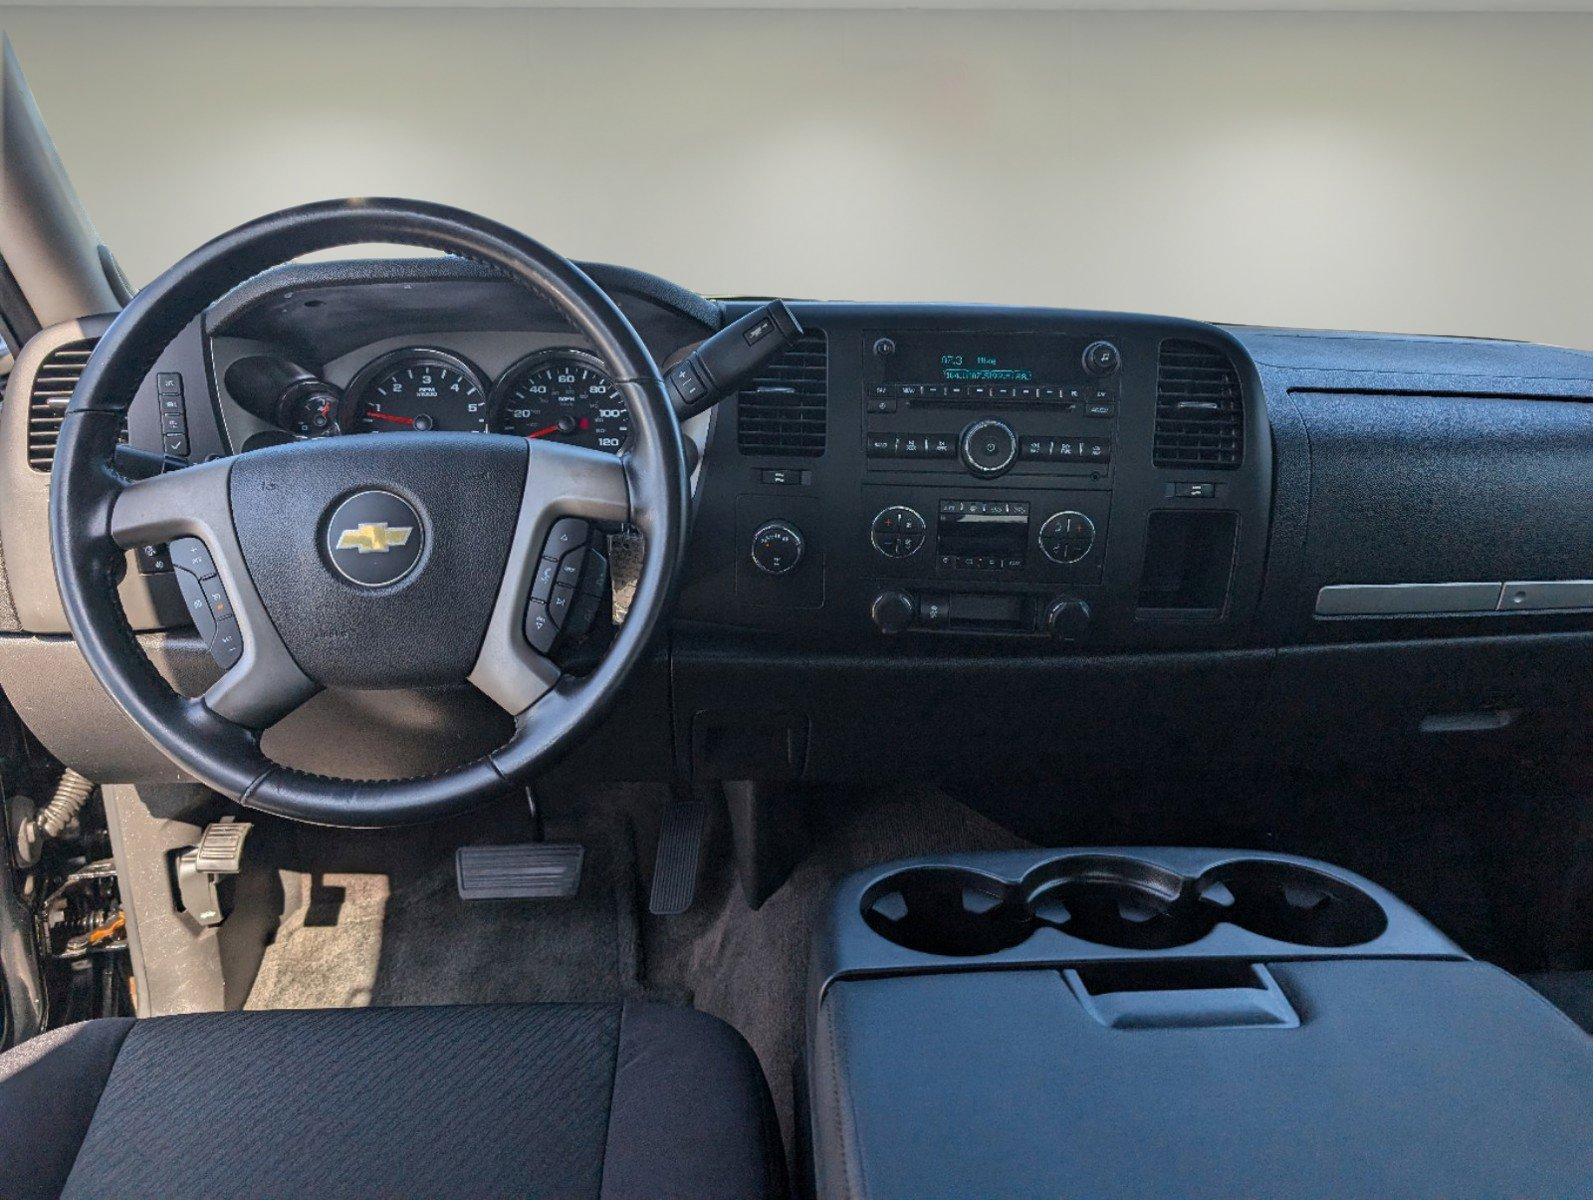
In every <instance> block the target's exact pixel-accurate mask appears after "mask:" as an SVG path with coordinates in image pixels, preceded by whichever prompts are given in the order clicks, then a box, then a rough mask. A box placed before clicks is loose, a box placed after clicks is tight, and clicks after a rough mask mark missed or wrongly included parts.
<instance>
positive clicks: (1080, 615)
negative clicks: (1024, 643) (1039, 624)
mask: <svg viewBox="0 0 1593 1200" xmlns="http://www.w3.org/2000/svg"><path fill="white" fill-rule="evenodd" d="M1045 627H1046V629H1047V630H1048V631H1049V632H1050V634H1051V636H1052V637H1054V638H1055V639H1056V640H1057V641H1059V642H1076V641H1079V640H1080V639H1081V638H1082V637H1083V636H1084V634H1085V633H1086V632H1087V631H1088V630H1089V628H1090V606H1089V605H1088V604H1086V603H1085V602H1084V601H1083V600H1079V599H1077V598H1075V597H1073V596H1058V597H1057V598H1056V599H1055V600H1053V601H1051V606H1050V607H1049V608H1047V609H1046V610H1045Z"/></svg>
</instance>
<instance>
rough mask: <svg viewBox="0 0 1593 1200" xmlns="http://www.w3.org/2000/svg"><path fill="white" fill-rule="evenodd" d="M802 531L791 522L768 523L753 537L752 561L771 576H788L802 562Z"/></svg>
mask: <svg viewBox="0 0 1593 1200" xmlns="http://www.w3.org/2000/svg"><path fill="white" fill-rule="evenodd" d="M804 545H805V543H804V542H803V541H802V531H801V530H799V529H798V528H797V527H796V526H795V525H793V524H791V522H789V521H768V522H765V523H764V524H762V525H760V526H758V531H757V532H756V533H754V534H753V535H752V561H753V562H754V563H755V564H756V565H757V568H758V570H760V571H763V572H766V573H767V574H770V575H788V574H790V573H791V572H792V571H794V570H796V568H797V564H798V563H799V562H801V561H802V551H803V549H804Z"/></svg>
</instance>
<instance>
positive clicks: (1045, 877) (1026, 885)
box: [862, 855, 1388, 958]
mask: <svg viewBox="0 0 1593 1200" xmlns="http://www.w3.org/2000/svg"><path fill="white" fill-rule="evenodd" d="M862 910H863V911H862V915H863V920H864V922H865V923H866V924H867V925H868V927H869V928H870V929H872V930H873V931H874V932H875V933H877V934H879V936H880V937H882V938H885V939H886V940H887V941H891V942H894V943H896V945H898V946H903V947H905V948H906V949H909V950H915V951H918V952H920V953H923V954H941V955H950V956H954V957H964V958H966V957H974V956H978V955H987V954H996V953H998V952H1000V951H1002V950H1008V949H1011V948H1012V947H1014V946H1018V945H1021V944H1022V943H1023V942H1025V941H1027V940H1028V939H1029V938H1030V937H1031V936H1032V935H1033V934H1034V932H1035V931H1036V930H1037V929H1040V928H1041V927H1044V926H1049V927H1051V928H1053V929H1058V930H1060V931H1061V932H1062V933H1064V934H1067V935H1068V936H1069V937H1074V938H1078V939H1079V940H1081V941H1085V942H1091V943H1094V944H1095V945H1098V946H1108V947H1112V948H1114V949H1119V950H1141V951H1144V950H1167V949H1172V948H1175V947H1179V946H1187V945H1190V944H1191V943H1194V942H1198V941H1199V940H1200V939H1201V938H1203V937H1205V936H1206V935H1207V934H1209V933H1211V932H1212V931H1213V930H1214V929H1215V928H1216V927H1217V926H1218V925H1219V924H1223V923H1226V924H1229V925H1233V926H1236V927H1237V928H1239V929H1241V930H1244V931H1245V932H1248V933H1251V934H1255V935H1256V936H1258V937H1265V938H1269V939H1271V940H1272V941H1276V942H1286V943H1290V944H1292V945H1296V946H1310V947H1319V948H1343V947H1347V946H1358V945H1361V944H1363V943H1366V942H1370V941H1373V940H1374V939H1376V938H1377V937H1379V936H1380V935H1381V934H1382V933H1383V931H1384V930H1385V929H1386V928H1387V927H1388V916H1387V914H1386V913H1384V911H1383V907H1382V905H1381V904H1379V903H1378V902H1377V901H1376V900H1374V899H1373V898H1372V897H1371V896H1369V895H1367V894H1366V893H1365V892H1363V891H1361V890H1360V889H1359V888H1357V887H1355V886H1354V885H1353V884H1350V883H1346V882H1345V881H1343V880H1341V879H1337V878H1335V877H1334V876H1331V875H1328V874H1326V873H1324V872H1322V871H1318V870H1315V869H1313V868H1311V867H1307V866H1304V865H1302V864H1299V863H1292V862H1286V861H1279V860H1274V859H1260V858H1255V859H1249V858H1247V859H1235V860H1233V861H1230V862H1227V863H1223V864H1221V865H1219V866H1216V867H1213V868H1212V869H1210V870H1209V871H1207V872H1205V873H1204V874H1203V875H1201V876H1200V877H1199V878H1196V879H1191V878H1188V877H1186V876H1183V875H1180V874H1178V873H1177V872H1174V871H1170V870H1167V869H1165V868H1162V867H1159V866H1157V865H1155V864H1154V863H1150V862H1145V861H1142V860H1140V859H1135V858H1128V857H1124V856H1117V855H1071V856H1067V857H1063V858H1058V859H1055V860H1053V861H1051V862H1048V863H1044V864H1042V865H1040V866H1039V867H1037V868H1035V869H1034V870H1033V871H1031V872H1029V874H1028V876H1027V877H1026V878H1025V879H1024V880H1023V881H1022V882H1021V883H1011V882H1008V881H1006V880H1003V879H1000V878H997V877H996V876H993V875H989V874H986V873H985V872H983V871H976V870H973V869H970V868H966V867H954V866H919V867H907V868H904V869H903V870H900V871H897V872H894V873H893V874H891V875H887V876H886V877H885V878H884V879H881V880H879V881H878V882H877V883H875V884H874V885H873V886H871V887H870V888H869V889H868V890H867V891H866V892H865V893H864V895H863V901H862Z"/></svg>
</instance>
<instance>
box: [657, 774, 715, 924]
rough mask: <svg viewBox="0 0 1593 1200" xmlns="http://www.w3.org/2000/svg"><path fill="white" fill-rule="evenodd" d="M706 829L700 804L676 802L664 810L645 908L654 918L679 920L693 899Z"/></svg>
mask: <svg viewBox="0 0 1593 1200" xmlns="http://www.w3.org/2000/svg"><path fill="white" fill-rule="evenodd" d="M707 825H708V805H707V804H705V803H703V802H702V801H701V800H676V801H672V802H671V803H670V804H669V805H667V806H666V807H665V809H664V820H663V825H662V827H661V828H660V829H659V831H658V854H657V857H656V858H654V860H653V893H652V896H651V897H650V898H649V903H648V906H647V907H648V911H650V912H651V913H652V914H653V915H654V916H658V917H675V916H679V915H680V914H681V913H683V912H685V911H686V910H687V909H689V908H690V907H691V905H692V901H693V900H695V899H696V898H697V866H698V863H699V862H700V861H701V859H702V838H703V830H704V829H706V828H707Z"/></svg>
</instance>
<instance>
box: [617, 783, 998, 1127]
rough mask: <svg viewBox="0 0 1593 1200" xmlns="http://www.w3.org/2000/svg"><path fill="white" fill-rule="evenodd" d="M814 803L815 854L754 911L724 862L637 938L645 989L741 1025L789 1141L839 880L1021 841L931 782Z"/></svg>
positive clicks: (838, 795) (818, 799)
mask: <svg viewBox="0 0 1593 1200" xmlns="http://www.w3.org/2000/svg"><path fill="white" fill-rule="evenodd" d="M813 799H814V803H813V805H812V807H811V821H810V827H811V832H812V835H813V847H812V851H811V852H810V853H809V854H808V856H807V857H806V858H805V859H804V860H803V861H802V863H801V864H800V865H799V866H798V867H797V869H796V870H795V871H794V872H793V873H792V875H791V878H790V879H789V880H788V881H787V882H786V884H785V885H784V886H783V887H782V888H781V889H780V890H779V891H777V892H776V893H775V894H774V895H773V896H771V897H769V899H768V901H767V902H766V903H765V904H764V905H763V907H762V908H761V909H758V910H757V911H753V910H752V909H750V908H748V907H747V903H746V901H745V900H744V899H743V897H742V894H741V890H740V888H739V886H738V885H737V884H736V883H735V881H734V880H733V879H732V877H731V873H730V872H729V871H728V870H723V869H722V870H719V871H715V872H712V873H711V874H710V875H709V876H708V877H707V878H706V879H705V881H704V890H703V892H702V893H700V894H699V896H698V900H697V904H696V906H695V907H694V908H693V909H692V911H691V912H689V913H686V914H685V915H684V916H680V917H672V918H668V919H663V918H651V919H649V920H648V922H647V923H646V926H645V938H644V946H645V948H646V956H647V979H648V982H649V984H650V985H652V986H654V987H659V988H666V989H670V990H677V989H678V990H680V991H683V992H684V993H686V994H687V995H688V996H689V997H690V998H691V1001H692V1003H693V1004H694V1005H695V1006H696V1007H697V1008H700V1009H702V1010H703V1011H704V1012H708V1013H712V1014H713V1015H714V1016H716V1017H719V1018H721V1019H723V1020H725V1021H728V1022H729V1023H730V1024H731V1025H733V1026H735V1028H736V1029H738V1030H740V1031H741V1034H742V1036H743V1037H745V1038H746V1039H747V1041H749V1042H750V1043H751V1044H752V1048H753V1049H754V1050H755V1051H757V1054H758V1058H759V1060H760V1061H761V1062H762V1063H763V1068H764V1072H765V1074H766V1075H767V1076H768V1078H769V1087H770V1089H771V1091H772V1092H773V1094H774V1103H775V1108H776V1110H777V1111H778V1113H779V1115H780V1124H781V1127H782V1129H783V1131H784V1132H785V1135H786V1139H787V1144H788V1145H789V1144H790V1140H791V1134H792V1126H793V1112H794V1083H793V1073H792V1069H793V1066H794V1064H795V1062H796V1058H797V1054H798V1051H799V1050H800V1048H801V1041H802V1019H803V1018H802V1005H803V987H804V984H805V982H806V977H807V964H808V939H809V937H810V935H811V933H812V930H813V923H814V919H815V917H816V916H817V914H818V912H819V908H820V906H821V905H822V904H823V903H824V902H825V901H826V900H827V899H828V897H829V894H830V889H831V887H832V885H833V884H834V883H835V881H836V880H838V879H840V878H841V877H842V876H843V875H846V874H848V873H850V872H852V871H855V870H858V869H860V868H862V867H865V866H869V865H871V864H875V863H883V862H889V861H890V860H892V859H896V858H907V857H911V856H914V855H920V854H931V853H935V852H937V851H949V850H959V849H960V850H1005V849H1015V848H1018V847H1022V846H1025V845H1027V844H1028V843H1026V842H1024V841H1023V840H1022V839H1021V838H1019V837H1017V836H1016V835H1014V834H1012V833H1010V832H1009V831H1007V830H1005V829H1003V828H1002V827H1001V826H999V825H996V824H995V823H993V822H991V821H989V820H987V819H985V818H984V817H981V816H979V815H978V814H977V813H975V812H973V811H972V810H970V809H968V808H965V807H964V806H963V805H961V804H958V803H957V802H955V801H953V800H951V799H949V798H948V797H946V796H945V795H944V794H942V793H940V792H936V791H933V790H929V789H921V788H918V789H911V790H902V791H900V792H894V793H885V794H882V795H866V794H865V795H859V794H854V793H846V792H839V793H828V794H826V796H823V797H814V798H813ZM720 861H721V862H723V861H724V860H723V858H721V859H720Z"/></svg>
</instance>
